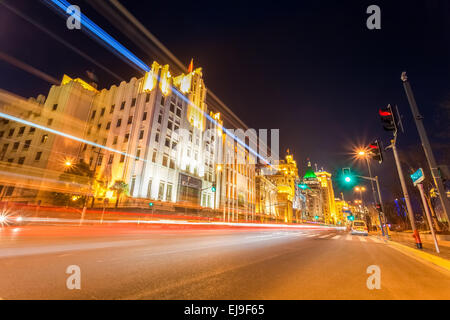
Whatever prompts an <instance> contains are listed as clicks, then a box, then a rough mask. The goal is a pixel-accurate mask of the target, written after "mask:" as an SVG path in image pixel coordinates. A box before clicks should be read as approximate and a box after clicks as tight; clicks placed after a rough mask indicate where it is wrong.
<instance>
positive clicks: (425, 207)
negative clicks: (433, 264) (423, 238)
mask: <svg viewBox="0 0 450 320" xmlns="http://www.w3.org/2000/svg"><path fill="white" fill-rule="evenodd" d="M417 187H418V188H419V191H420V197H421V198H422V203H423V208H424V209H425V213H426V214H427V220H428V224H429V225H430V231H431V236H432V237H433V241H434V247H435V248H436V252H437V253H439V245H438V242H437V239H436V234H435V232H434V228H433V222H432V221H431V215H430V211H429V210H428V205H427V200H426V199H425V194H424V192H423V185H422V184H421V183H418V184H417Z"/></svg>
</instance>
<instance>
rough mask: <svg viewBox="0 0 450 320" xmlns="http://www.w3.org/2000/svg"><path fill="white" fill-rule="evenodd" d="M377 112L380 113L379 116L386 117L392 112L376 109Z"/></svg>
mask: <svg viewBox="0 0 450 320" xmlns="http://www.w3.org/2000/svg"><path fill="white" fill-rule="evenodd" d="M378 113H379V114H380V116H382V117H387V116H392V113H391V112H389V111H386V110H381V109H380V110H378Z"/></svg>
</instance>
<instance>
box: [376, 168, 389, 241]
mask: <svg viewBox="0 0 450 320" xmlns="http://www.w3.org/2000/svg"><path fill="white" fill-rule="evenodd" d="M375 182H376V184H377V190H378V198H379V199H380V207H381V213H380V212H378V216H379V217H380V219H381V218H382V219H383V222H382V226H383V227H382V229H383V230H384V228H385V225H386V222H387V221H386V216H385V214H384V205H383V199H382V198H381V191H380V183H379V182H378V176H375ZM387 230H388V229H387V226H386V238H388V239H389V233H388V231H387Z"/></svg>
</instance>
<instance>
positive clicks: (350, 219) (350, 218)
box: [347, 215, 355, 221]
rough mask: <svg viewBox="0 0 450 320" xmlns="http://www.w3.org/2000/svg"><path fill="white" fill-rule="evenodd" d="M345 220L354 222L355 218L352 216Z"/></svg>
mask: <svg viewBox="0 0 450 320" xmlns="http://www.w3.org/2000/svg"><path fill="white" fill-rule="evenodd" d="M347 219H348V220H349V221H354V220H355V216H354V215H350V216H347Z"/></svg>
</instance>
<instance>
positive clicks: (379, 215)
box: [357, 171, 389, 238]
mask: <svg viewBox="0 0 450 320" xmlns="http://www.w3.org/2000/svg"><path fill="white" fill-rule="evenodd" d="M369 174H370V177H364V176H357V177H359V178H362V179H366V180H369V181H370V182H371V183H372V185H373V182H374V181H375V182H376V184H377V191H378V198H379V200H380V206H381V212H380V211H378V219H379V220H380V227H381V233H382V235H383V237H384V236H386V237H387V238H389V234H388V232H387V231H386V232H385V231H384V226H383V224H384V222H385V221H386V217H385V216H384V209H383V208H384V207H383V199H382V198H381V191H380V184H379V183H378V176H375V178H372V175H371V173H370V171H369ZM373 191H374V196H375V202H376V201H377V200H376V193H375V189H374V190H373ZM381 213H383V215H381Z"/></svg>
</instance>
